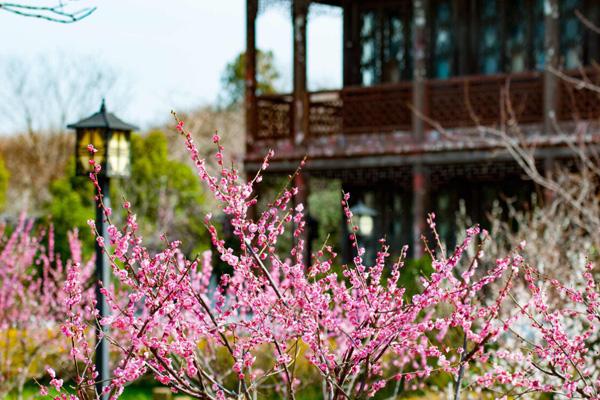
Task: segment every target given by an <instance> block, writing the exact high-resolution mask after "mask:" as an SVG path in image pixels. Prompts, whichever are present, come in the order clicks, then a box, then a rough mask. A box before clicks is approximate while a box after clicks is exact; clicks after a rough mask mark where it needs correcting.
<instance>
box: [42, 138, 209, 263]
mask: <svg viewBox="0 0 600 400" xmlns="http://www.w3.org/2000/svg"><path fill="white" fill-rule="evenodd" d="M131 145H132V148H131V150H132V166H131V169H132V171H131V177H130V178H128V179H126V180H113V181H112V182H111V198H112V206H113V210H114V211H115V213H114V219H115V220H116V222H117V223H118V222H119V218H122V216H123V215H122V214H120V213H119V210H120V209H121V203H122V199H127V200H128V201H130V202H131V204H132V209H133V212H134V213H136V214H137V217H138V221H140V227H141V229H142V231H141V234H142V235H143V236H144V237H145V238H146V239H147V241H146V243H147V244H148V247H149V248H150V249H152V248H153V247H156V248H158V247H159V246H160V235H161V234H162V233H165V234H167V237H168V238H172V239H175V238H177V239H185V240H183V244H184V246H187V247H184V248H183V250H184V251H185V252H186V253H187V254H192V253H193V252H198V251H201V250H204V249H206V248H207V247H208V240H207V234H206V229H205V228H204V225H203V223H202V214H201V212H200V211H201V209H200V206H201V204H202V203H203V201H204V197H203V194H202V188H201V185H200V182H199V180H198V178H197V177H196V176H195V174H194V172H193V170H192V169H191V167H189V166H188V165H187V164H184V163H182V162H179V161H174V160H171V159H169V154H168V150H167V138H166V136H165V135H164V133H162V132H159V131H155V132H151V133H150V134H148V135H146V136H141V135H135V134H134V135H132V142H131ZM73 164H74V160H73V159H71V161H70V163H69V165H68V166H67V169H66V171H67V173H66V175H65V176H63V177H62V178H60V179H57V180H55V181H53V182H52V184H51V186H50V194H51V200H50V201H49V202H48V203H47V204H46V205H45V207H44V209H43V212H44V214H45V215H48V217H47V220H46V221H44V222H46V223H47V222H52V223H53V224H54V227H55V235H56V236H55V238H56V241H55V242H56V248H57V250H58V251H59V252H60V253H61V254H63V255H64V254H68V241H67V232H68V231H69V230H70V229H73V228H78V229H79V231H80V237H81V239H82V241H83V243H84V254H86V255H89V254H91V253H92V252H93V251H94V240H93V237H92V235H91V234H90V233H89V227H88V226H87V221H88V220H89V219H93V218H94V217H95V208H94V192H93V186H92V184H91V182H90V181H89V179H88V178H86V177H76V176H74V174H73V171H74V170H75V168H74V165H73Z"/></svg>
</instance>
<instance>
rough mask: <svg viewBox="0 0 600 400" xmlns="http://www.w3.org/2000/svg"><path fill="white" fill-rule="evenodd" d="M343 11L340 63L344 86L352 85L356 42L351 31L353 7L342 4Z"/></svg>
mask: <svg viewBox="0 0 600 400" xmlns="http://www.w3.org/2000/svg"><path fill="white" fill-rule="evenodd" d="M343 7H344V8H343V13H344V27H343V30H344V31H343V33H342V36H343V39H342V40H343V41H344V47H343V52H344V53H343V54H342V58H343V61H342V63H343V64H344V65H343V77H342V78H343V83H344V86H350V85H352V80H353V79H352V76H353V73H352V69H353V68H354V57H353V54H354V46H356V43H354V36H353V31H352V28H353V27H352V25H353V24H352V9H353V8H354V6H353V5H351V4H348V3H345V4H344V6H343Z"/></svg>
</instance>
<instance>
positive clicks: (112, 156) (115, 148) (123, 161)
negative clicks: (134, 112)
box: [108, 131, 130, 176]
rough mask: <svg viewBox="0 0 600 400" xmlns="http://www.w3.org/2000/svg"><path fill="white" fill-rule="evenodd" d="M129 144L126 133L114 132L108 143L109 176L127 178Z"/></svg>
mask: <svg viewBox="0 0 600 400" xmlns="http://www.w3.org/2000/svg"><path fill="white" fill-rule="evenodd" d="M129 160H130V143H129V137H128V135H127V133H126V132H121V131H115V132H113V133H112V135H111V137H110V140H109V142H108V174H109V176H129V168H130V165H129Z"/></svg>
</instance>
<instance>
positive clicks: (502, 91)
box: [252, 70, 600, 142]
mask: <svg viewBox="0 0 600 400" xmlns="http://www.w3.org/2000/svg"><path fill="white" fill-rule="evenodd" d="M582 74H583V75H585V78H586V79H588V80H591V81H596V80H597V79H596V75H597V74H596V73H594V72H593V71H591V70H586V71H580V72H572V73H571V74H570V75H572V76H574V77H581V75H582ZM306 96H307V97H308V99H307V101H306V102H305V104H308V123H307V125H308V129H307V137H308V139H309V140H310V139H311V138H318V137H323V136H335V135H364V134H385V133H392V132H395V133H398V132H404V133H406V134H409V135H410V133H411V131H412V123H413V119H414V118H423V119H424V120H426V121H429V122H436V123H438V124H439V125H441V126H442V127H443V128H448V129H453V130H454V131H457V130H458V131H459V130H460V128H469V127H475V126H477V125H488V126H489V125H499V124H501V123H502V122H503V121H506V120H507V118H508V117H509V114H511V115H513V116H514V117H515V118H516V120H517V122H518V123H520V124H541V123H542V122H543V119H544V115H543V114H544V83H543V74H542V73H541V72H524V73H519V74H497V75H485V76H484V75H476V76H463V77H453V78H450V79H430V80H427V81H426V82H425V105H424V107H423V110H424V111H423V112H422V113H421V115H417V114H415V113H414V112H413V110H412V102H413V84H412V83H411V82H405V83H398V84H384V85H378V86H369V87H358V86H357V87H345V88H342V89H340V90H335V91H318V92H308V93H307V94H306ZM557 97H558V108H557V112H556V118H557V119H558V120H559V121H564V120H574V119H585V120H590V119H595V118H598V117H599V116H600V97H599V96H598V94H597V93H595V92H593V91H590V90H585V89H584V88H581V87H574V86H573V85H569V84H567V83H564V82H561V83H560V84H559V88H558V96H557ZM256 105H257V107H256V113H257V118H256V121H257V122H256V129H255V130H254V132H252V133H253V139H254V140H253V141H254V142H260V141H264V140H269V141H272V140H280V139H289V140H291V139H292V138H293V118H294V116H293V113H294V107H293V96H292V95H291V94H277V95H263V96H257V99H256ZM426 126H427V129H432V128H431V126H430V124H426ZM440 140H443V139H440Z"/></svg>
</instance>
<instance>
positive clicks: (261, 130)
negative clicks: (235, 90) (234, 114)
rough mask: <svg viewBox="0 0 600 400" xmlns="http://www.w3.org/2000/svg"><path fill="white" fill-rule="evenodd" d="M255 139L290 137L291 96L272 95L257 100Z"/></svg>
mask: <svg viewBox="0 0 600 400" xmlns="http://www.w3.org/2000/svg"><path fill="white" fill-rule="evenodd" d="M256 101H257V114H258V115H257V117H258V118H257V120H258V123H257V129H256V138H257V139H277V138H285V137H291V134H292V122H291V121H292V96H290V95H273V96H271V95H270V96H259V97H258V98H257V100H256Z"/></svg>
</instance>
